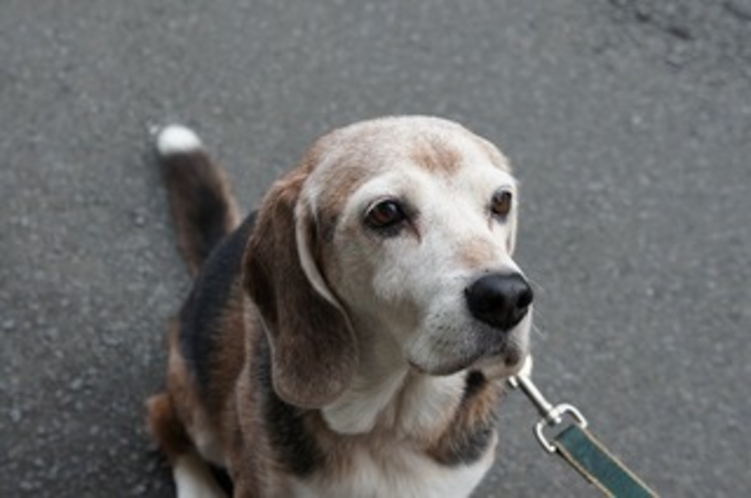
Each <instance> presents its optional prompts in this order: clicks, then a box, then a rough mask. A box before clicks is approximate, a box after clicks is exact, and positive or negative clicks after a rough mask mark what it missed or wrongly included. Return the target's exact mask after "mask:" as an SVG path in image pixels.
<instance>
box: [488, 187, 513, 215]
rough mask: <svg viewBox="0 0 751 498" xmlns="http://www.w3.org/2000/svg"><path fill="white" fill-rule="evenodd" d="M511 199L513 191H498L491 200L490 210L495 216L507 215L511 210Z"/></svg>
mask: <svg viewBox="0 0 751 498" xmlns="http://www.w3.org/2000/svg"><path fill="white" fill-rule="evenodd" d="M511 200H512V197H511V192H508V191H506V190H503V191H499V192H496V193H495V194H493V199H491V201H490V210H491V211H493V214H494V215H495V216H501V217H503V216H507V215H508V214H509V212H510V211H511V204H512V203H511Z"/></svg>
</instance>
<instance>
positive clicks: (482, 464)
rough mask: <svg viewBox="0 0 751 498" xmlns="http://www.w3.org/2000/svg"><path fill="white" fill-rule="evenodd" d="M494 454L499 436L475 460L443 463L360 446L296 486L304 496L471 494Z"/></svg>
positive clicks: (298, 494) (377, 497) (405, 452)
mask: <svg viewBox="0 0 751 498" xmlns="http://www.w3.org/2000/svg"><path fill="white" fill-rule="evenodd" d="M494 454H495V436H494V438H493V441H492V444H490V445H489V447H488V449H487V450H486V452H485V454H483V455H482V457H481V458H479V459H478V460H477V461H475V462H473V463H472V464H470V465H464V464H459V465H442V464H440V463H438V462H436V461H435V460H433V459H431V458H430V457H429V456H427V455H425V454H420V453H417V452H414V451H412V450H407V449H403V448H388V447H385V448H382V449H381V451H379V452H377V454H375V453H374V452H371V451H367V450H365V449H356V450H355V451H353V452H352V453H351V458H350V461H349V462H348V464H347V465H344V466H342V467H341V468H330V469H328V470H327V471H324V472H321V473H316V474H314V475H312V476H310V477H308V478H305V479H296V480H295V481H294V482H293V484H292V486H291V488H292V489H291V491H292V495H293V496H295V497H303V498H309V497H310V498H312V497H331V498H340V497H341V498H345V497H346V498H352V497H363V498H366V497H367V498H381V497H383V498H393V497H395V496H398V497H406V498H409V497H415V498H417V497H420V498H430V497H446V496H451V497H462V496H468V495H469V494H470V493H471V492H472V490H473V489H474V488H475V487H476V486H477V485H478V484H479V482H480V480H481V479H482V478H483V476H484V475H485V473H486V472H487V471H488V469H489V468H490V466H491V465H492V463H493V459H494Z"/></svg>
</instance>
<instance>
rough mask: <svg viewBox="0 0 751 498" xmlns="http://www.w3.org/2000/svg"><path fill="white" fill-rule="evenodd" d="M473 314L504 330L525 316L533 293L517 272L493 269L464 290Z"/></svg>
mask: <svg viewBox="0 0 751 498" xmlns="http://www.w3.org/2000/svg"><path fill="white" fill-rule="evenodd" d="M464 295H465V297H466V299H467V306H468V307H469V311H470V313H472V316H473V317H475V318H477V319H478V320H480V321H482V322H485V323H487V324H488V325H490V326H492V327H495V328H497V329H501V330H504V331H506V330H509V329H511V327H513V326H514V325H516V324H517V323H519V322H520V321H521V319H522V318H524V315H526V314H527V310H529V305H530V304H532V299H533V298H534V294H532V289H531V288H530V287H529V284H528V283H527V281H526V280H525V279H524V277H522V276H521V275H520V274H518V273H512V274H502V273H491V274H489V275H485V276H484V277H480V278H478V279H477V280H475V282H474V283H472V285H470V286H469V287H467V288H466V289H465V290H464Z"/></svg>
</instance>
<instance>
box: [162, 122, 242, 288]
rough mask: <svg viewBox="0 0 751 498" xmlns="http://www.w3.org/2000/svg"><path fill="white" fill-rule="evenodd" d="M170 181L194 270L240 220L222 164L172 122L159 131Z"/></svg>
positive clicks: (186, 252)
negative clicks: (215, 160) (216, 162)
mask: <svg viewBox="0 0 751 498" xmlns="http://www.w3.org/2000/svg"><path fill="white" fill-rule="evenodd" d="M156 149H157V153H158V155H159V162H160V164H161V169H162V173H163V175H164V182H165V184H166V187H167V192H168V196H169V203H170V206H171V208H172V216H173V218H174V220H175V224H176V225H177V232H178V240H179V245H180V250H181V251H182V253H183V257H184V258H185V260H186V262H187V263H188V267H189V269H190V272H191V274H193V275H195V274H196V273H197V272H198V270H199V268H200V267H201V265H202V264H203V262H204V261H205V260H206V258H207V257H208V256H209V254H210V253H211V250H212V249H213V248H214V247H215V246H216V245H217V243H218V242H219V241H220V240H222V238H223V237H224V236H225V235H227V234H228V233H230V232H231V231H232V230H234V229H235V228H236V227H237V225H238V224H239V221H240V216H239V213H238V209H237V205H236V203H235V199H234V196H233V195H232V192H231V191H230V188H229V185H228V183H227V180H226V178H225V176H224V172H223V171H222V169H221V168H220V167H219V166H217V165H216V164H215V163H214V162H213V161H212V160H211V158H210V157H209V155H208V153H207V152H206V150H205V149H204V147H203V144H202V143H201V139H200V138H198V135H196V134H195V132H193V131H192V130H190V129H188V128H186V127H184V126H180V125H170V126H167V127H165V128H162V129H161V130H159V131H158V132H157V133H156Z"/></svg>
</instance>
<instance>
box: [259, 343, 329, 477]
mask: <svg viewBox="0 0 751 498" xmlns="http://www.w3.org/2000/svg"><path fill="white" fill-rule="evenodd" d="M254 351H255V354H254V358H253V360H252V368H253V375H254V377H255V379H254V380H256V381H258V385H259V386H260V388H261V393H260V394H261V396H260V400H261V403H260V410H261V416H262V418H263V420H264V423H265V425H266V428H267V431H266V432H267V434H268V437H269V445H270V446H271V448H272V451H274V453H275V456H276V458H277V460H278V462H279V463H280V464H281V465H283V466H284V467H285V468H287V469H289V470H290V471H291V472H292V473H293V474H294V475H297V476H299V477H305V476H307V475H310V474H312V473H313V472H314V471H315V470H316V469H318V468H320V466H321V465H322V463H323V458H324V457H323V454H322V453H321V450H320V448H319V447H318V445H317V444H316V441H315V439H314V437H313V436H312V434H310V432H308V431H307V430H306V428H305V423H304V420H303V417H304V415H305V413H306V412H305V411H304V410H302V409H300V408H297V407H295V406H292V405H290V404H288V403H285V402H284V401H282V400H281V399H280V398H279V396H277V394H276V392H275V391H274V388H273V385H272V381H271V347H270V346H269V343H268V340H267V339H266V337H265V336H261V337H260V338H259V340H258V344H256V347H255V348H254Z"/></svg>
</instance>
